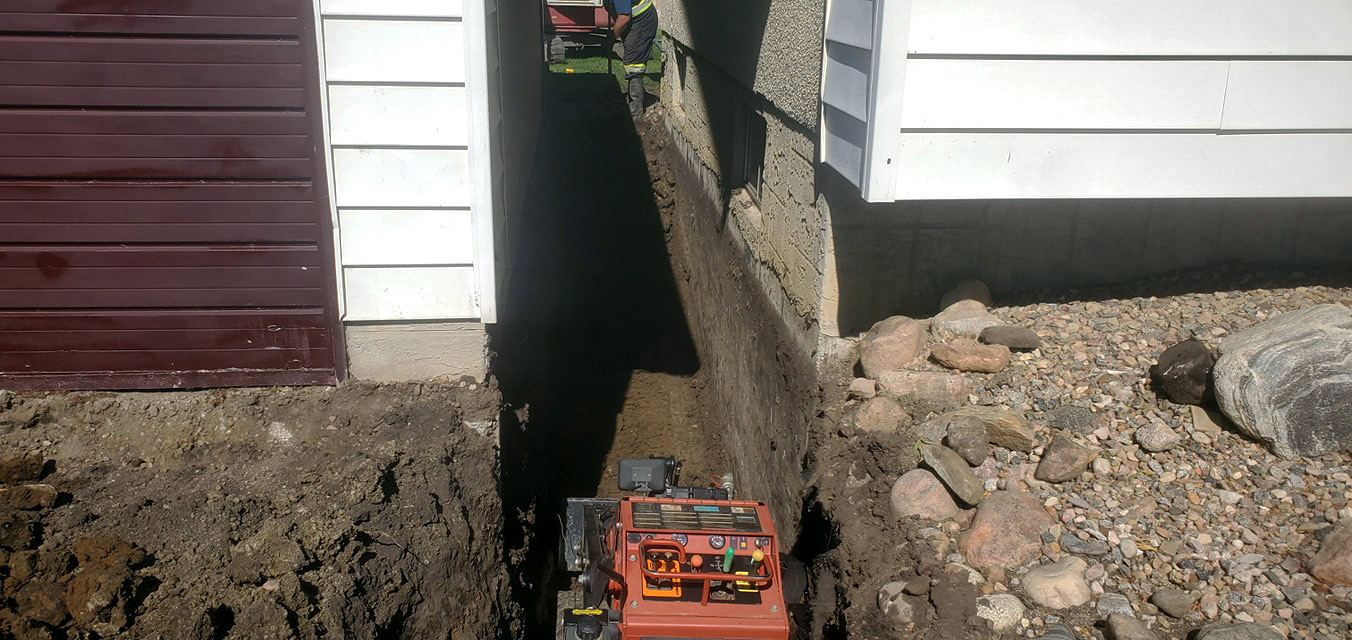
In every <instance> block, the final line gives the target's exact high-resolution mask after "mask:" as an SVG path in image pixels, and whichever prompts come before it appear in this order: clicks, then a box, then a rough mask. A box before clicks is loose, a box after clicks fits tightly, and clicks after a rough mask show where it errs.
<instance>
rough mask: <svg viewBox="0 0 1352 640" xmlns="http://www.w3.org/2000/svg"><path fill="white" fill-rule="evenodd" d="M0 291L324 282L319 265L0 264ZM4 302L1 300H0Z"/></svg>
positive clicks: (236, 286) (290, 285) (277, 285)
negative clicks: (57, 267)
mask: <svg viewBox="0 0 1352 640" xmlns="http://www.w3.org/2000/svg"><path fill="white" fill-rule="evenodd" d="M0 282H4V285H3V286H0V291H14V290H20V289H53V290H57V289H78V290H82V291H90V290H95V289H112V288H118V289H120V288H123V287H125V286H126V283H128V282H135V283H136V286H137V287H140V288H143V289H185V288H197V289H204V290H207V289H239V288H241V287H248V288H256V289H265V288H288V289H289V288H297V289H299V288H306V287H309V288H314V289H320V288H322V287H323V285H324V279H323V274H322V272H321V271H320V269H318V268H313V269H311V270H310V271H306V270H305V268H303V267H235V266H231V267H196V268H186V267H177V268H173V269H165V268H160V267H150V268H139V269H138V268H119V267H84V268H80V267H68V268H65V269H62V270H61V273H60V275H56V276H53V275H49V274H48V273H46V272H43V271H36V270H33V269H28V268H25V269H6V268H3V267H0ZM0 304H4V303H0Z"/></svg>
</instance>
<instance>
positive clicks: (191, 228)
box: [0, 222, 320, 244]
mask: <svg viewBox="0 0 1352 640" xmlns="http://www.w3.org/2000/svg"><path fill="white" fill-rule="evenodd" d="M0 224H3V225H4V227H5V234H6V235H5V239H6V240H7V241H9V242H13V243H16V244H18V243H25V242H90V243H132V242H200V241H203V240H206V241H209V242H306V241H309V240H311V239H313V238H314V237H315V236H316V235H317V234H318V233H320V225H319V224H318V223H295V224H290V223H266V222H258V223H252V224H248V225H240V224H235V223H219V224H207V223H200V222H184V223H166V222H161V223H152V224H127V223H110V222H105V223H86V224H80V225H70V224H67V223H30V224H16V223H3V222H0Z"/></svg>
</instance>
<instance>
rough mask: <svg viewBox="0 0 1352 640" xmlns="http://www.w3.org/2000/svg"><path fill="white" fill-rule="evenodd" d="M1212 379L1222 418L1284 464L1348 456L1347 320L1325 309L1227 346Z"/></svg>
mask: <svg viewBox="0 0 1352 640" xmlns="http://www.w3.org/2000/svg"><path fill="white" fill-rule="evenodd" d="M1220 350H1221V357H1220V359H1219V360H1218V361H1217V362H1216V367H1215V370H1214V372H1213V374H1214V377H1215V386H1216V400H1217V402H1218V403H1219V404H1220V407H1221V411H1223V412H1224V413H1225V415H1226V416H1227V417H1229V418H1230V420H1231V421H1232V422H1234V423H1235V426H1237V427H1238V428H1239V430H1240V431H1242V432H1244V433H1245V434H1247V435H1249V436H1250V437H1253V438H1255V439H1258V440H1261V441H1263V442H1264V443H1266V444H1267V445H1268V447H1269V448H1270V449H1272V451H1273V452H1274V453H1276V454H1277V455H1280V456H1282V457H1286V458H1294V457H1299V456H1317V455H1322V454H1325V453H1329V452H1332V451H1339V450H1342V449H1348V448H1352V312H1350V311H1348V309H1347V307H1344V306H1342V305H1337V304H1324V305H1319V306H1316V307H1310V308H1308V309H1302V310H1300V311H1293V312H1291V313H1286V314H1282V315H1280V316H1277V317H1275V318H1272V319H1271V320H1268V321H1266V322H1262V323H1259V324H1257V325H1254V326H1252V327H1250V328H1248V329H1246V330H1244V331H1241V332H1239V333H1236V334H1234V335H1232V336H1230V337H1229V338H1226V339H1225V340H1224V341H1222V342H1221V345H1220Z"/></svg>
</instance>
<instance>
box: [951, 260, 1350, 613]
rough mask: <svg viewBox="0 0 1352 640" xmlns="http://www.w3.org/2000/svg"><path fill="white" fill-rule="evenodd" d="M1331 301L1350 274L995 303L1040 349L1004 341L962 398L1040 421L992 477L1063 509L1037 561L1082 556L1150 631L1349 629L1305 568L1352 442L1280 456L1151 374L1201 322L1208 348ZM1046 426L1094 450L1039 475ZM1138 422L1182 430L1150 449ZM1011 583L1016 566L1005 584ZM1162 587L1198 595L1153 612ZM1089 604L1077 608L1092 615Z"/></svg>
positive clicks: (1345, 606) (1341, 484)
mask: <svg viewBox="0 0 1352 640" xmlns="http://www.w3.org/2000/svg"><path fill="white" fill-rule="evenodd" d="M1230 275H1234V274H1230ZM1172 284H1175V285H1177V286H1178V287H1179V288H1181V289H1187V288H1191V287H1192V286H1194V285H1191V284H1189V283H1172ZM1158 288H1159V287H1158V286H1157V287H1156V289H1158ZM1193 290H1202V291H1205V290H1207V285H1206V283H1205V282H1202V283H1196V284H1195V289H1193ZM998 293H999V292H997V298H998ZM1326 302H1337V303H1342V304H1346V305H1352V288H1336V287H1323V286H1300V287H1294V288H1276V289H1264V288H1251V289H1246V290H1225V291H1219V292H1216V293H1186V294H1181V295H1175V296H1168V297H1136V298H1111V297H1108V298H1103V299H1096V300H1093V301H1075V302H1066V303H1060V304H1052V303H1043V304H1032V305H1026V306H1017V307H998V308H994V309H991V313H992V314H993V315H994V316H995V317H996V318H998V319H999V321H1000V322H1001V324H1004V325H1010V326H1019V327H1026V328H1028V329H1032V330H1033V331H1035V332H1036V333H1037V334H1038V335H1040V336H1041V337H1042V339H1043V344H1042V346H1041V348H1039V349H1036V350H1033V351H1030V352H1024V353H1015V354H1013V357H1012V361H1011V365H1010V366H1009V368H1007V369H1006V370H1005V371H1003V372H1001V373H999V374H995V375H988V376H983V375H969V376H967V377H968V380H969V389H970V390H971V397H970V398H969V401H970V402H971V403H973V404H981V405H995V406H1002V407H1007V408H1010V409H1013V410H1014V411H1016V412H1020V413H1023V414H1024V415H1025V416H1026V417H1027V418H1028V419H1029V420H1030V421H1031V422H1032V423H1033V424H1034V426H1035V427H1036V428H1037V435H1038V439H1039V446H1038V448H1036V449H1034V451H1033V452H1032V453H1031V454H1021V453H1018V452H1010V451H1008V450H1004V449H1000V448H996V449H995V452H994V456H995V465H994V466H995V468H996V473H997V475H996V481H995V484H997V485H998V486H999V487H1001V488H1008V487H1013V488H1027V489H1028V490H1030V491H1032V492H1034V493H1035V494H1036V495H1038V496H1039V498H1040V499H1042V500H1044V501H1045V502H1044V504H1046V506H1047V507H1048V510H1049V511H1051V512H1052V513H1054V514H1055V515H1056V516H1057V517H1058V519H1059V522H1060V525H1059V527H1058V528H1057V530H1056V531H1055V532H1054V535H1053V537H1051V541H1050V542H1048V543H1047V544H1045V545H1044V546H1043V550H1044V557H1043V559H1042V560H1041V562H1051V561H1055V560H1058V559H1060V558H1062V557H1065V556H1067V555H1069V554H1072V553H1075V554H1082V555H1084V556H1085V558H1086V560H1087V561H1088V562H1089V563H1090V567H1089V569H1088V571H1087V572H1086V573H1087V576H1088V577H1089V578H1090V583H1091V588H1092V589H1093V590H1094V592H1095V594H1103V593H1105V592H1108V593H1117V594H1121V595H1122V596H1124V597H1125V598H1126V599H1127V601H1128V602H1129V603H1130V605H1131V606H1132V607H1134V608H1135V609H1136V611H1137V616H1138V617H1139V618H1140V620H1141V621H1143V622H1145V623H1146V624H1147V625H1149V626H1150V627H1151V628H1152V629H1155V631H1156V632H1157V633H1159V634H1160V637H1175V636H1179V637H1181V635H1182V634H1183V633H1185V632H1186V631H1187V630H1190V629H1196V628H1199V627H1202V626H1204V625H1208V624H1216V623H1241V622H1257V623H1259V624H1261V625H1263V626H1269V627H1271V628H1274V629H1275V630H1276V631H1278V632H1280V633H1282V634H1283V635H1285V636H1288V637H1293V638H1294V637H1310V638H1330V639H1331V638H1346V637H1352V627H1350V626H1349V621H1352V599H1349V595H1350V594H1349V589H1347V588H1344V587H1333V588H1331V589H1328V590H1316V589H1315V588H1314V583H1313V580H1312V579H1311V578H1310V576H1308V575H1307V574H1305V573H1304V563H1305V562H1306V561H1307V560H1308V559H1309V558H1310V557H1311V556H1313V555H1314V553H1315V552H1317V551H1318V548H1319V544H1318V541H1319V540H1320V539H1322V537H1323V536H1325V535H1327V534H1328V533H1329V532H1330V531H1331V530H1332V528H1333V526H1334V525H1335V524H1336V523H1339V522H1343V521H1345V520H1352V508H1349V506H1348V503H1349V499H1350V498H1352V455H1349V454H1348V453H1346V452H1342V453H1337V454H1329V455H1325V456H1321V457H1319V458H1314V459H1304V460H1283V459H1280V458H1278V457H1276V456H1274V455H1272V454H1271V453H1269V452H1268V451H1267V450H1266V449H1265V448H1263V447H1262V446H1261V445H1259V444H1257V443H1255V442H1252V441H1250V440H1248V439H1246V438H1244V437H1243V436H1241V435H1238V434H1237V433H1236V432H1234V431H1233V427H1231V426H1230V425H1228V424H1224V423H1223V422H1222V427H1223V429H1222V430H1217V429H1216V427H1215V425H1213V424H1211V423H1210V420H1207V419H1206V414H1204V413H1203V414H1202V415H1201V416H1200V419H1199V420H1197V421H1194V419H1193V411H1192V409H1191V408H1190V407H1189V406H1185V405H1179V404H1174V403H1172V402H1170V401H1168V400H1166V399H1164V398H1162V397H1160V396H1157V394H1156V393H1155V392H1154V391H1153V390H1152V389H1151V388H1150V387H1149V374H1148V371H1149V369H1150V366H1151V365H1152V364H1154V363H1155V360H1156V358H1157V357H1158V356H1159V354H1160V353H1161V352H1162V351H1163V350H1164V349H1165V348H1166V347H1168V346H1170V345H1172V344H1174V343H1176V342H1179V341H1181V340H1184V339H1186V338H1189V337H1193V336H1196V337H1197V338H1199V339H1200V340H1202V341H1203V342H1206V343H1207V344H1208V345H1210V346H1211V347H1213V348H1214V347H1215V346H1216V343H1217V342H1218V341H1219V340H1220V339H1221V338H1223V337H1225V336H1226V335H1228V334H1230V333H1232V332H1234V331H1237V330H1239V329H1243V328H1245V327H1248V326H1251V325H1253V324H1255V323H1257V322H1259V321H1261V320H1264V319H1267V318H1270V317H1272V316H1274V315H1276V314H1279V313H1281V312H1284V311H1288V310H1295V309H1301V308H1306V307H1309V306H1313V305H1316V304H1321V303H1326ZM1199 413H1200V412H1199ZM1052 426H1055V427H1057V428H1060V429H1066V430H1067V431H1072V432H1076V433H1080V434H1084V438H1085V439H1086V441H1087V442H1089V443H1090V444H1091V446H1092V448H1093V449H1094V450H1095V451H1096V454H1097V458H1096V459H1095V460H1094V462H1093V465H1092V466H1091V468H1090V470H1089V471H1087V472H1085V473H1084V474H1082V475H1080V476H1079V477H1077V478H1076V479H1074V480H1072V481H1070V482H1066V483H1064V484H1055V485H1053V484H1048V483H1044V482H1040V481H1038V480H1036V479H1035V478H1034V470H1035V469H1036V468H1037V464H1038V461H1039V460H1040V456H1041V454H1042V453H1043V447H1044V446H1045V445H1046V444H1047V442H1048V441H1049V440H1050V439H1051V434H1052ZM1141 429H1146V430H1147V432H1146V433H1145V434H1142V436H1143V437H1144V438H1145V439H1146V440H1147V441H1150V436H1163V435H1165V433H1166V432H1165V431H1164V430H1165V429H1167V430H1168V431H1169V432H1172V433H1173V434H1177V436H1178V437H1179V438H1180V439H1181V441H1180V442H1179V443H1177V444H1176V445H1174V446H1171V447H1169V448H1167V449H1165V450H1163V451H1159V452H1155V453H1150V452H1147V451H1145V450H1143V448H1142V446H1141V445H1140V444H1138V442H1139V439H1138V437H1137V431H1138V430H1141ZM1151 442H1152V443H1153V441H1151ZM1152 448H1154V447H1152ZM1016 582H1017V575H1016V576H1015V577H1013V578H1012V580H1011V584H1010V586H1014V583H1016ZM985 588H986V589H987V590H988V591H989V590H992V589H994V590H996V591H1000V590H1004V589H1005V586H1004V585H988V586H987V587H985ZM1166 589H1177V590H1180V591H1183V592H1186V593H1188V594H1190V595H1195V596H1196V605H1195V606H1193V607H1191V610H1189V611H1186V612H1182V617H1181V618H1180V619H1177V620H1175V619H1172V618H1169V617H1167V616H1163V615H1162V614H1161V612H1160V611H1159V609H1158V608H1157V607H1156V606H1155V605H1152V604H1150V602H1149V597H1150V595H1151V594H1154V593H1157V592H1160V591H1162V590H1166ZM1113 600H1115V599H1114V598H1110V601H1113ZM1089 609H1090V611H1088V612H1086V614H1085V615H1086V618H1085V619H1086V620H1088V619H1089V618H1092V617H1093V616H1094V613H1095V612H1093V611H1092V607H1089ZM1050 613H1052V612H1048V611H1038V610H1036V609H1030V610H1029V611H1028V613H1027V614H1026V618H1025V619H1024V620H1023V621H1021V624H1020V625H1019V626H1018V627H1016V629H1015V632H1016V633H1021V634H1024V635H1027V636H1030V637H1032V636H1036V635H1038V634H1039V633H1041V632H1042V631H1043V630H1044V629H1045V625H1046V624H1048V623H1049V622H1050V621H1052V620H1057V619H1060V618H1059V617H1058V616H1057V615H1052V616H1051V618H1050V619H1048V618H1047V616H1048V614H1050ZM1086 627H1087V625H1086ZM1082 630H1084V631H1089V629H1088V628H1084V629H1082ZM1092 633H1095V634H1097V636H1098V637H1102V632H1101V631H1093V632H1092Z"/></svg>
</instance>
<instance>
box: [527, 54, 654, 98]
mask: <svg viewBox="0 0 1352 640" xmlns="http://www.w3.org/2000/svg"><path fill="white" fill-rule="evenodd" d="M569 54H570V55H569V57H568V61H567V62H564V63H562V64H551V65H549V70H550V71H552V72H554V73H599V74H604V73H606V72H607V70H609V72H610V73H611V75H614V76H615V84H616V86H618V87H619V88H620V90H621V91H624V90H625V88H626V82H625V78H624V62H623V61H621V60H620V58H619V56H616V57H615V58H614V59H613V60H612V61H609V62H608V61H607V60H606V56H605V51H604V50H603V49H601V48H599V47H588V48H587V49H584V50H583V51H578V50H576V49H573V50H571V51H569ZM574 55H577V56H578V57H573V56H574ZM661 83H662V56H661V54H660V53H658V51H657V47H656V46H654V47H653V51H652V55H651V56H650V57H649V58H648V68H647V70H646V71H645V73H644V76H643V85H644V86H645V87H647V89H648V91H649V92H650V93H657V92H658V90H659V88H660V85H661Z"/></svg>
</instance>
